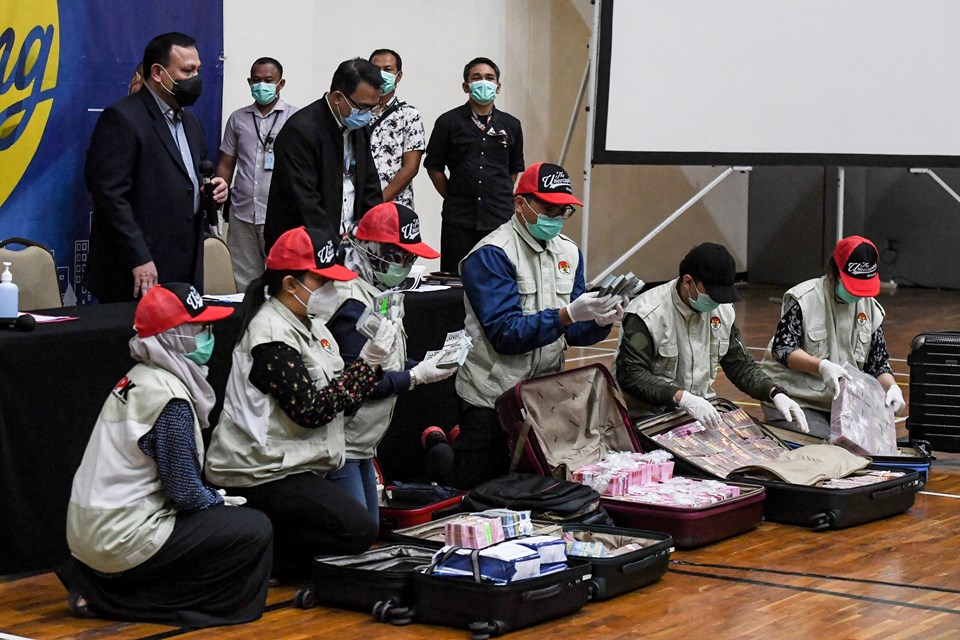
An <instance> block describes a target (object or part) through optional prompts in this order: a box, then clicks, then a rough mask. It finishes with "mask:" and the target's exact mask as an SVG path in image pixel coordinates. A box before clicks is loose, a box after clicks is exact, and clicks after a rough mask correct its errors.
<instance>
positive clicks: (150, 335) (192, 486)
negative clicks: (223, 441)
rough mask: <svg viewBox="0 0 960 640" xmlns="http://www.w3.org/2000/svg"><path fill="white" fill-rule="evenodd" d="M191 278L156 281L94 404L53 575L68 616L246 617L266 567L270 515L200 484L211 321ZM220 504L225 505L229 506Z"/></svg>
mask: <svg viewBox="0 0 960 640" xmlns="http://www.w3.org/2000/svg"><path fill="white" fill-rule="evenodd" d="M231 313H233V309H232V308H229V307H207V306H205V305H204V303H203V298H202V297H201V296H200V293H199V292H197V290H196V289H194V288H193V286H191V285H189V284H182V283H173V284H167V285H161V286H157V287H154V288H153V289H151V290H150V291H149V292H147V293H146V294H145V295H144V296H143V298H142V299H141V300H140V303H139V304H138V305H137V311H136V315H135V319H134V327H135V328H136V330H137V335H136V336H134V337H133V338H131V340H130V355H131V356H132V357H133V359H134V360H137V361H138V362H139V364H137V365H136V366H135V367H133V369H131V370H130V372H129V373H128V374H127V375H126V376H124V378H123V379H122V380H120V382H118V383H117V385H116V386H115V387H114V389H113V392H112V393H111V394H110V396H109V397H108V398H107V401H106V402H105V403H104V405H103V410H102V411H101V412H100V416H99V418H97V424H96V426H95V427H94V429H93V434H92V435H91V436H90V441H89V442H88V443H87V449H86V451H85V452H84V454H83V461H82V462H81V463H80V468H79V469H78V470H77V473H76V475H75V476H74V478H73V490H72V491H71V494H70V504H69V506H68V508H67V543H68V544H69V546H70V552H71V553H72V555H73V557H72V558H71V559H70V560H69V561H67V563H65V564H64V565H63V566H62V567H61V568H60V569H58V570H57V575H58V576H60V580H61V581H63V583H64V585H65V586H66V587H67V589H68V591H69V592H70V596H69V600H68V602H69V605H70V610H71V611H72V612H73V613H74V615H77V616H81V617H99V616H102V617H105V618H115V619H118V620H131V621H143V622H156V623H162V624H170V625H176V626H180V627H206V626H212V625H221V624H235V623H239V622H247V621H249V620H255V619H257V618H259V617H260V615H261V614H262V613H263V607H264V604H265V602H266V598H267V582H268V580H269V577H270V563H271V556H272V554H271V541H272V535H271V527H270V521H269V520H268V519H267V518H266V516H264V515H263V514H262V513H260V512H259V511H255V510H253V509H247V508H243V507H237V506H236V505H241V504H243V503H244V500H243V499H242V498H238V497H235V496H226V497H224V496H223V493H222V492H217V491H215V490H214V489H211V488H210V487H207V486H204V484H203V481H202V479H201V474H200V469H201V464H202V460H203V440H202V439H201V437H200V430H201V429H204V428H206V427H207V426H208V423H207V417H208V415H209V414H210V410H211V409H212V408H213V405H214V402H215V400H216V398H215V397H214V392H213V389H212V388H211V386H210V384H209V383H208V382H207V367H206V366H205V364H206V362H207V360H209V359H210V354H211V353H212V352H213V333H212V327H211V324H210V323H212V322H215V321H217V320H220V319H222V318H225V317H227V316H228V315H230V314H231ZM224 505H229V508H227V506H224Z"/></svg>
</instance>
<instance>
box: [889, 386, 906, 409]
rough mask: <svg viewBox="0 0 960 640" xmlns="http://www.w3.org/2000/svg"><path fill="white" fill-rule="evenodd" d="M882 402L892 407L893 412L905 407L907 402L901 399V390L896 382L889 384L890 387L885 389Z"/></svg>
mask: <svg viewBox="0 0 960 640" xmlns="http://www.w3.org/2000/svg"><path fill="white" fill-rule="evenodd" d="M884 404H885V405H887V406H888V407H893V412H894V413H900V412H901V411H903V410H904V408H906V406H907V403H906V402H905V401H904V399H903V391H901V390H900V385H898V384H896V383H894V384H892V385H890V388H889V389H887V397H886V398H885V399H884Z"/></svg>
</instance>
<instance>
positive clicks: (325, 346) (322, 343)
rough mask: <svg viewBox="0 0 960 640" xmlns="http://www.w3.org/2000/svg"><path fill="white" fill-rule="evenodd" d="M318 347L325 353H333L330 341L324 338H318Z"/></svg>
mask: <svg viewBox="0 0 960 640" xmlns="http://www.w3.org/2000/svg"><path fill="white" fill-rule="evenodd" d="M320 346H321V347H323V350H324V351H326V352H327V353H333V345H332V344H330V341H329V340H327V339H326V338H320Z"/></svg>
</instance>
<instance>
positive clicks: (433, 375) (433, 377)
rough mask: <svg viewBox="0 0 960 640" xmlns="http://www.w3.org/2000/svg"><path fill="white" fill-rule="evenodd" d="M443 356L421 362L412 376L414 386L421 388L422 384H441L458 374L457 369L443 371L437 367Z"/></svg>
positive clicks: (411, 372) (413, 370) (411, 373)
mask: <svg viewBox="0 0 960 640" xmlns="http://www.w3.org/2000/svg"><path fill="white" fill-rule="evenodd" d="M440 358H441V356H439V355H436V356H433V357H432V358H430V359H429V360H421V361H420V362H418V363H417V364H416V365H415V366H414V367H413V368H412V369H410V376H411V377H412V378H413V386H415V387H419V386H420V385H421V384H430V383H431V382H440V381H441V380H444V379H446V378H449V377H450V376H452V375H453V374H455V373H456V372H457V367H449V368H446V369H441V368H440V367H438V366H437V363H438V362H439V361H440Z"/></svg>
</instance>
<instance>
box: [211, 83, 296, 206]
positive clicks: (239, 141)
mask: <svg viewBox="0 0 960 640" xmlns="http://www.w3.org/2000/svg"><path fill="white" fill-rule="evenodd" d="M296 112H297V107H294V106H293V105H290V104H287V103H286V102H284V101H283V100H282V99H280V100H277V103H276V104H275V105H273V109H271V110H270V111H269V112H268V113H267V114H266V115H261V114H260V110H259V109H258V108H257V105H256V104H251V105H248V106H246V107H243V108H242V109H237V110H236V111H234V112H233V113H231V114H230V118H229V119H227V126H226V127H225V128H224V131H223V142H222V143H221V144H220V151H221V152H222V153H225V154H227V155H229V156H234V157H235V158H236V159H237V166H236V171H235V173H234V178H233V189H232V190H231V192H230V207H231V208H230V211H231V214H232V215H234V216H236V218H237V219H238V220H242V221H243V222H249V223H252V224H263V223H264V222H265V221H266V219H267V198H268V197H269V195H270V179H271V177H272V176H273V171H272V170H268V169H266V168H265V164H264V163H265V161H266V159H267V157H268V156H270V155H272V154H273V142H274V140H276V139H277V134H278V133H279V132H280V129H282V128H283V125H284V124H285V123H286V122H287V119H288V118H289V117H290V116H292V115H293V114H294V113H296Z"/></svg>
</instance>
